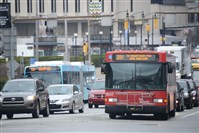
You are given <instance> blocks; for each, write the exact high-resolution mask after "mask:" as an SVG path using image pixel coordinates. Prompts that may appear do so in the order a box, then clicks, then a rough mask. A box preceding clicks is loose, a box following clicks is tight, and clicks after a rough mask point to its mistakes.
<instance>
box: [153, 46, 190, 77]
mask: <svg viewBox="0 0 199 133" xmlns="http://www.w3.org/2000/svg"><path fill="white" fill-rule="evenodd" d="M156 50H157V51H166V52H167V53H169V54H172V55H174V56H175V57H176V78H190V76H191V73H192V71H191V58H190V55H189V53H188V49H187V47H186V46H160V47H157V48H156Z"/></svg>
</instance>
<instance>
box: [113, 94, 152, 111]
mask: <svg viewBox="0 0 199 133" xmlns="http://www.w3.org/2000/svg"><path fill="white" fill-rule="evenodd" d="M115 95H116V97H118V98H119V101H118V103H116V104H117V105H125V106H135V107H136V106H138V107H141V108H143V106H152V105H154V103H153V97H154V93H153V92H115Z"/></svg>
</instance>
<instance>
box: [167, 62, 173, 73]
mask: <svg viewBox="0 0 199 133" xmlns="http://www.w3.org/2000/svg"><path fill="white" fill-rule="evenodd" d="M173 69H174V66H173V64H171V63H168V73H173Z"/></svg>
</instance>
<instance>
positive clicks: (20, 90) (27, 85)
mask: <svg viewBox="0 0 199 133" xmlns="http://www.w3.org/2000/svg"><path fill="white" fill-rule="evenodd" d="M19 113H31V114H32V117H33V118H38V117H39V114H43V116H44V117H48V116H49V94H48V91H47V89H46V88H45V87H44V84H43V82H42V81H41V80H39V79H13V80H9V81H7V82H6V84H5V85H4V87H3V88H2V91H1V92H0V119H1V117H2V114H6V116H7V118H8V119H12V118H13V115H14V114H19Z"/></svg>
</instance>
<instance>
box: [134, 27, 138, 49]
mask: <svg viewBox="0 0 199 133" xmlns="http://www.w3.org/2000/svg"><path fill="white" fill-rule="evenodd" d="M134 33H135V46H136V47H137V34H138V31H137V30H135V31H134Z"/></svg>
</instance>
